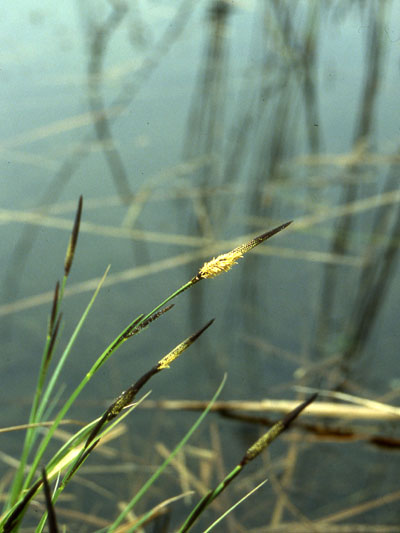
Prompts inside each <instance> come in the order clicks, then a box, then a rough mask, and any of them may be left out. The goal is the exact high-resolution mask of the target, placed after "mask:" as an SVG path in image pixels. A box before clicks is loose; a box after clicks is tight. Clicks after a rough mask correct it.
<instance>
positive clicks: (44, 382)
mask: <svg viewBox="0 0 400 533" xmlns="http://www.w3.org/2000/svg"><path fill="white" fill-rule="evenodd" d="M82 204H83V200H82V197H80V199H79V204H78V209H77V212H76V216H75V222H74V226H73V230H72V234H71V238H70V240H69V244H68V248H67V253H66V257H65V261H64V275H63V279H62V281H61V283H59V282H57V283H56V287H55V290H54V298H53V303H52V308H51V312H50V318H49V323H48V328H47V335H46V341H45V346H44V350H43V355H42V360H41V365H40V369H39V376H38V380H37V386H36V391H35V395H34V398H33V401H32V407H31V412H30V417H29V424H28V429H27V431H26V435H25V441H24V445H23V449H22V452H21V458H20V462H19V466H18V468H17V470H16V472H15V475H14V479H13V482H12V485H11V487H10V490H9V494H8V499H7V502H6V505H5V508H4V510H3V514H2V515H1V516H0V531H4V532H15V531H18V530H19V528H20V526H21V523H22V520H23V517H24V515H25V513H26V511H27V509H28V507H29V505H30V504H31V503H32V500H33V498H34V497H35V495H36V493H37V492H38V491H39V489H40V488H41V487H43V490H44V494H45V502H46V509H47V512H46V513H44V514H43V516H42V517H41V518H40V521H39V524H38V526H37V528H36V531H37V532H38V533H40V532H41V531H43V528H44V525H45V523H46V521H47V523H48V527H49V530H50V531H54V532H55V531H57V530H58V526H57V519H56V510H55V504H56V502H57V499H58V497H59V496H60V494H61V493H62V491H63V490H64V489H65V488H66V487H67V485H68V484H69V482H70V481H71V479H72V478H73V477H74V475H75V474H76V472H77V471H78V470H79V469H80V468H81V466H82V464H83V463H84V462H85V460H86V459H87V457H88V456H89V455H90V454H91V453H92V452H93V450H94V449H95V447H96V446H97V445H98V443H99V442H100V440H101V439H102V438H103V437H104V436H105V435H106V434H107V433H108V432H109V431H111V429H113V427H115V425H116V424H118V423H120V422H121V420H122V419H123V418H125V416H127V415H128V414H129V413H130V412H131V411H132V410H133V409H134V408H135V406H136V405H137V404H134V405H132V402H133V400H134V399H135V398H136V396H137V394H138V393H139V392H140V391H141V389H142V388H143V387H144V385H146V383H147V382H148V381H149V380H150V379H151V378H153V376H155V375H156V374H158V373H159V372H161V371H163V370H165V369H167V368H169V367H170V365H171V364H172V363H173V362H174V361H175V359H176V358H177V357H179V356H180V355H181V354H182V353H183V352H184V351H185V350H187V349H188V348H189V347H190V346H191V345H192V344H193V343H194V342H195V341H196V340H197V339H198V338H199V337H200V335H202V334H203V333H204V332H205V331H206V330H207V329H208V328H209V327H210V326H211V324H212V323H213V321H214V320H210V321H209V322H208V323H207V324H205V325H204V326H203V327H202V328H201V329H199V330H198V331H197V332H196V333H194V334H192V335H190V336H189V337H188V338H187V339H185V340H184V341H182V342H180V343H178V344H177V346H176V347H175V348H174V349H173V350H171V351H170V352H169V353H167V354H166V355H165V356H164V357H162V358H161V359H160V360H159V361H158V363H156V364H155V365H154V366H153V367H152V368H150V370H149V371H147V372H146V373H145V374H144V375H143V376H141V377H140V378H139V379H137V380H136V381H134V383H133V384H132V385H130V386H129V387H128V388H127V389H126V390H125V391H123V392H121V394H120V395H119V396H118V397H117V398H116V400H115V401H114V402H112V403H111V405H110V406H109V407H108V408H107V409H106V410H105V411H104V413H103V414H102V415H101V416H100V417H99V418H98V419H97V420H94V421H92V422H90V423H89V424H87V425H86V426H84V427H83V428H82V429H80V430H79V431H77V432H76V433H75V434H74V435H73V436H72V437H71V438H70V439H69V440H68V441H67V442H66V443H65V444H64V445H63V446H61V447H60V448H59V449H58V450H57V452H56V453H55V454H54V455H53V457H52V458H51V459H50V460H49V461H48V462H47V464H46V466H45V467H43V468H42V471H41V473H39V465H40V464H41V463H42V461H43V457H44V454H45V452H46V451H47V450H48V448H49V444H50V442H51V441H52V439H53V436H54V433H55V431H56V429H57V427H58V426H59V424H60V423H61V422H62V420H63V419H64V417H65V415H66V414H67V412H68V410H69V409H70V407H71V406H72V405H73V403H74V402H75V401H76V399H77V398H78V396H79V394H80V393H81V391H82V390H83V389H84V387H85V386H86V385H87V384H88V382H89V381H90V380H91V379H92V378H93V376H94V375H95V373H96V372H97V371H98V370H99V368H100V367H101V366H102V365H103V364H105V363H106V361H107V360H108V359H109V358H110V357H111V356H112V355H113V354H114V352H115V351H116V350H117V349H118V348H119V347H120V346H121V345H122V344H123V343H124V342H126V341H127V340H128V339H130V338H132V337H134V336H135V335H137V334H138V333H140V332H141V331H142V330H143V329H144V328H146V327H148V326H150V324H152V323H153V322H154V321H155V320H157V319H158V318H160V317H161V316H163V315H164V314H165V313H166V312H168V311H170V310H171V309H172V307H173V305H172V304H169V302H170V301H171V300H172V299H174V298H176V297H177V296H178V295H179V294H181V293H183V292H184V291H186V290H188V289H189V288H191V287H192V286H193V285H195V284H196V283H198V282H200V281H202V280H205V279H210V278H215V277H216V276H218V275H219V274H222V273H224V272H227V271H229V270H230V269H231V268H232V267H233V266H234V265H235V264H236V263H237V261H238V259H240V258H241V257H243V255H244V254H245V253H247V252H249V251H250V250H251V249H253V248H254V247H255V246H258V245H259V244H261V243H262V242H264V241H266V240H267V239H269V238H270V237H272V236H273V235H275V234H277V233H279V232H280V231H282V230H283V229H285V228H286V227H287V226H288V225H289V224H290V222H287V223H285V224H282V225H281V226H278V227H276V228H274V229H273V230H271V231H268V232H265V233H263V234H262V235H260V236H258V237H256V238H255V239H252V240H251V241H249V242H247V243H245V244H243V245H241V246H238V247H237V248H235V249H233V250H231V251H230V252H228V253H224V254H222V255H219V256H217V257H216V258H213V259H211V260H210V261H208V262H206V263H204V265H203V266H202V267H201V268H200V269H199V271H198V272H197V274H196V275H195V276H193V278H192V279H191V280H190V281H188V282H187V283H185V284H184V285H182V286H181V287H180V288H179V289H178V290H176V291H175V292H173V293H172V294H170V295H169V296H168V297H167V298H166V299H165V300H164V301H163V302H161V303H160V304H159V305H157V306H156V307H155V308H154V309H152V310H151V311H150V312H148V313H147V314H140V315H139V316H138V317H136V318H135V319H134V320H132V321H131V322H130V324H128V325H127V326H126V327H125V329H124V330H123V331H122V332H121V333H120V334H119V335H118V336H117V337H116V338H115V339H114V340H113V341H112V342H111V343H110V344H109V346H107V348H106V349H105V350H104V352H103V353H102V354H101V355H100V356H99V357H98V358H97V359H96V360H95V362H94V363H93V364H92V366H91V368H90V369H89V370H88V372H87V373H86V374H85V375H84V376H83V378H82V380H81V382H80V383H79V384H78V385H77V386H76V388H75V390H74V391H73V392H72V394H70V396H69V397H68V398H67V399H66V401H65V402H64V403H63V405H62V406H61V408H60V409H59V411H58V412H57V413H56V415H55V417H53V421H52V423H51V424H50V426H49V428H48V430H47V432H46V434H45V435H44V436H43V437H42V439H41V441H40V442H39V437H40V433H39V431H38V428H39V426H40V425H42V424H44V423H45V422H46V423H47V424H49V422H48V417H49V413H50V412H51V408H53V405H52V401H51V398H52V397H53V393H54V391H55V387H56V384H57V382H58V380H59V377H60V374H61V372H62V369H63V368H64V366H65V363H66V361H67V359H68V356H69V354H70V353H71V349H72V347H73V345H74V343H75V340H76V338H77V336H78V334H79V332H80V330H81V328H82V327H83V325H84V322H85V320H86V318H87V315H88V313H89V311H90V309H91V307H92V305H93V303H94V301H95V299H96V296H97V294H98V292H99V290H100V288H101V286H102V283H103V282H104V279H105V277H106V275H107V272H108V268H107V270H106V272H105V273H104V276H103V278H102V279H101V281H100V283H99V284H98V287H97V288H96V290H95V292H94V294H93V296H92V298H91V300H90V301H89V303H88V305H87V307H86V309H85V311H84V312H83V314H82V316H81V318H80V320H79V322H78V324H77V325H76V327H75V330H74V331H73V333H72V335H71V338H70V339H69V341H68V343H67V346H66V347H65V349H64V351H63V353H62V354H61V356H60V357H59V359H58V361H57V363H56V365H55V368H54V370H53V371H52V373H51V374H49V368H50V362H51V361H52V358H53V355H54V347H55V345H56V341H57V338H58V334H59V330H60V324H61V321H62V313H61V312H60V308H61V304H62V301H63V296H64V290H65V286H66V283H67V280H68V276H69V274H70V271H71V268H72V264H73V260H74V256H75V251H76V246H77V242H78V235H79V226H80V220H81V214H82ZM222 386H223V383H221V385H220V387H219V388H218V390H217V392H216V394H215V395H214V398H213V399H212V400H211V401H210V403H209V405H208V406H207V408H206V409H205V410H204V411H203V413H202V414H201V416H200V417H199V418H198V419H197V421H196V422H195V423H194V424H193V426H192V427H191V429H190V430H189V431H188V432H187V433H186V435H185V436H184V437H183V438H182V440H181V441H180V442H179V443H178V445H177V446H176V448H175V449H174V450H173V452H172V453H171V455H170V456H169V457H168V458H167V459H166V460H165V461H164V463H163V464H162V465H161V466H160V467H159V468H158V469H157V471H156V472H155V473H154V474H153V475H152V476H151V478H150V479H149V480H148V481H147V482H146V483H145V484H144V486H143V487H142V488H141V489H140V490H139V491H138V493H137V494H136V495H135V496H134V497H133V498H132V500H131V501H130V502H129V503H128V504H127V505H126V508H125V509H124V511H122V512H121V513H120V514H119V516H118V517H117V518H116V520H115V521H114V522H113V523H112V524H110V526H109V527H108V528H106V530H104V531H107V532H112V531H115V529H116V528H117V527H118V526H119V525H120V524H121V523H122V522H124V521H125V520H126V517H127V514H128V512H129V511H130V510H131V509H132V508H133V507H134V506H135V505H136V503H137V502H138V501H139V500H140V498H142V496H143V495H144V494H145V493H146V491H147V490H148V489H149V487H150V486H151V485H152V483H153V482H154V481H155V479H157V478H158V477H159V476H160V475H161V473H162V472H163V470H164V469H165V467H166V466H167V464H168V463H169V462H170V461H171V460H172V458H173V457H174V455H176V453H177V452H178V451H179V450H180V449H181V448H182V446H183V445H184V444H185V443H186V442H187V440H188V439H189V438H190V436H191V435H192V433H193V432H194V431H195V430H196V428H197V427H198V425H199V424H200V423H201V421H202V420H203V419H204V417H205V416H206V414H207V413H208V411H209V409H210V408H211V406H212V404H213V403H214V402H215V400H216V399H217V397H218V395H219V393H220V391H221V389H222ZM314 399H315V395H313V396H312V397H310V398H309V399H308V400H307V401H305V402H303V403H302V404H301V405H299V406H298V407H297V408H296V409H294V410H293V411H292V412H291V413H289V414H288V415H286V416H285V417H284V418H283V419H282V420H281V421H280V422H278V423H277V424H275V425H274V426H273V427H272V428H271V429H270V430H269V431H268V432H267V433H266V434H265V435H264V436H263V437H261V438H260V439H259V440H258V441H257V442H256V443H254V444H253V445H252V446H251V447H250V448H249V449H248V450H247V452H246V454H245V455H244V457H243V458H242V460H241V461H240V463H239V464H238V465H237V466H236V468H234V469H233V470H232V472H231V473H230V474H229V475H228V476H227V477H226V478H225V479H224V480H223V481H222V482H221V484H220V485H218V487H217V488H216V489H214V490H212V491H210V492H209V493H208V494H207V495H206V496H205V497H204V498H203V499H202V500H201V501H200V502H199V504H198V505H197V506H196V507H195V508H194V510H193V511H192V513H190V515H189V516H188V518H187V520H186V521H185V522H184V524H183V525H182V527H181V529H180V531H181V532H182V533H183V532H186V531H188V530H189V529H190V528H191V527H192V525H193V523H194V522H195V521H196V520H197V519H198V517H199V516H200V514H201V513H202V512H204V510H205V509H206V508H207V507H208V505H209V504H210V503H211V502H212V501H213V500H215V498H217V497H218V496H219V494H220V493H221V492H222V491H223V490H225V488H226V487H227V486H228V485H229V484H230V483H231V482H232V481H233V479H234V478H235V477H236V476H237V475H238V474H239V473H240V472H241V471H242V470H243V468H244V467H245V465H246V464H247V463H248V462H249V461H251V460H253V459H255V457H257V455H258V454H259V453H261V451H262V450H263V449H264V448H265V447H266V446H268V445H269V444H270V443H271V442H272V441H273V440H275V439H276V438H277V437H278V435H279V434H280V433H281V432H282V431H284V430H285V429H287V427H288V426H289V425H290V423H291V422H292V421H293V420H294V418H295V417H297V416H298V414H299V413H300V412H301V411H302V410H303V409H304V408H305V407H306V406H307V405H308V404H309V403H310V402H312V401H313V400H314ZM56 476H57V477H58V478H59V479H58V481H57V483H56V486H55V488H54V489H53V491H52V492H51V490H50V482H51V481H52V480H53V479H54V478H55V477H56ZM153 513H154V509H151V510H150V511H149V512H148V513H146V514H145V515H144V516H143V517H142V518H141V519H140V520H138V521H137V522H136V523H134V524H131V525H130V526H128V529H126V530H127V531H134V530H135V529H136V528H138V527H139V526H140V524H142V523H144V522H145V521H146V520H148V519H149V518H150V517H151V516H152V514H153Z"/></svg>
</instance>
